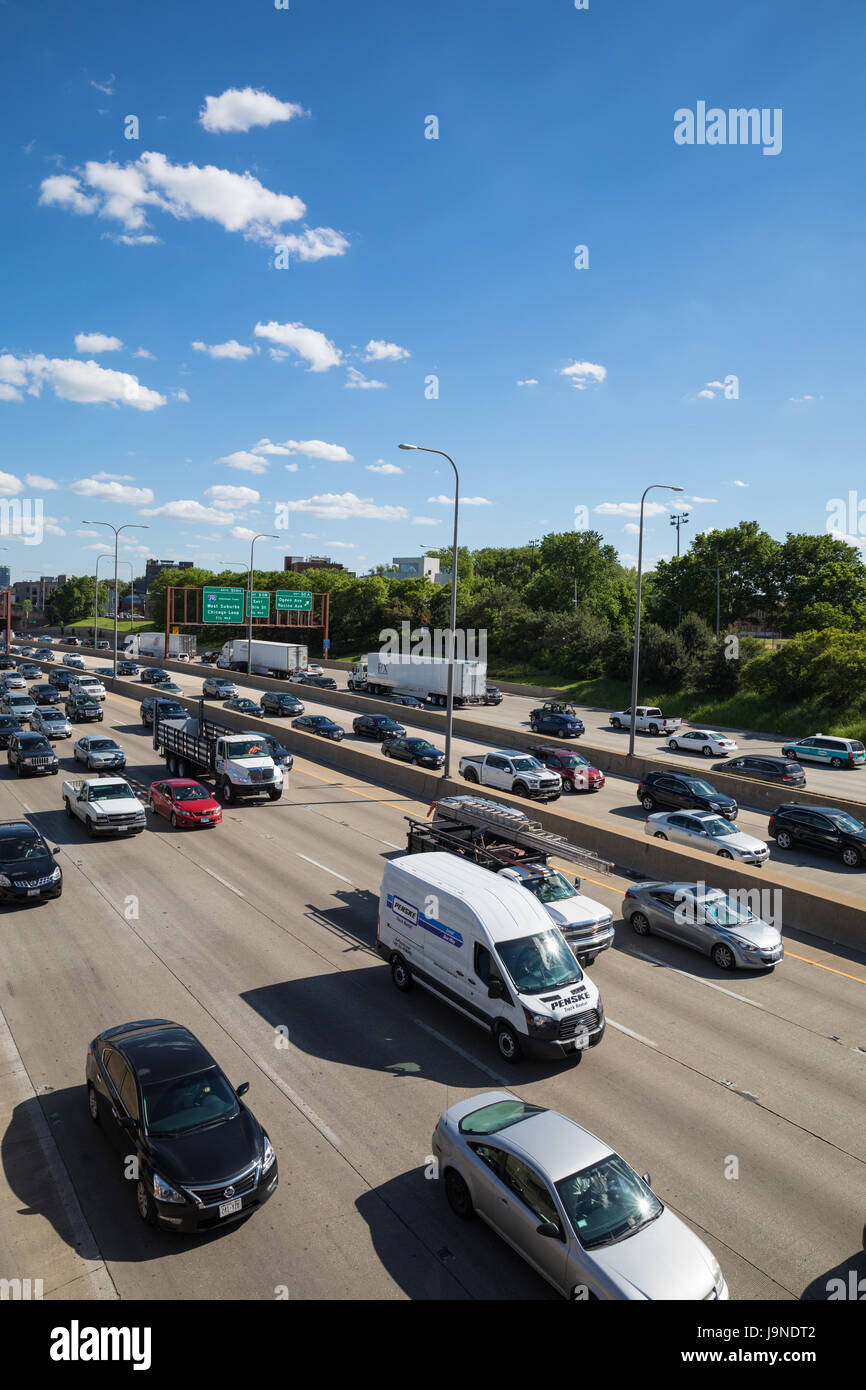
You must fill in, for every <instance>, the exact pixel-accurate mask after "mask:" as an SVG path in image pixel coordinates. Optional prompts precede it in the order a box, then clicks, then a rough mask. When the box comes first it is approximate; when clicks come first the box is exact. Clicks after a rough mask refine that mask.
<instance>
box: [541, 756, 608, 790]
mask: <svg viewBox="0 0 866 1390" xmlns="http://www.w3.org/2000/svg"><path fill="white" fill-rule="evenodd" d="M527 751H528V752H530V753H531V754H532V755H533V757H535V758H537V759H538V761H539V762H540V763H543V764H544V766H545V767H549V768H550V769H551V771H552V772H558V773H559V775H560V777H561V778H562V790H563V791H564V792H578V791H580V792H599V791H601V789H602V787H603V786H604V773H603V772H602V771H601V769H600V768H597V767H593V765H592V763H591V762H590V761H589V759H588V758H584V757H583V756H582V754H580V753H572V752H571V750H570V749H569V750H568V751H566V750H565V749H564V748H548V747H547V746H546V745H544V744H541V745H538V746H536V747H535V748H530V749H528V750H527Z"/></svg>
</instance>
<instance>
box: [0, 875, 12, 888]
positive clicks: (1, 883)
mask: <svg viewBox="0 0 866 1390" xmlns="http://www.w3.org/2000/svg"><path fill="white" fill-rule="evenodd" d="M11 887H12V880H11V878H7V876H6V874H0V888H11Z"/></svg>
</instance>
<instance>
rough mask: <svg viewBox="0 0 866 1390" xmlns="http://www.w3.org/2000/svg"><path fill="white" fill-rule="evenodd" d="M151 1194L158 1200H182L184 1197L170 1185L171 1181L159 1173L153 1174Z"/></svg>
mask: <svg viewBox="0 0 866 1390" xmlns="http://www.w3.org/2000/svg"><path fill="white" fill-rule="evenodd" d="M153 1195H154V1197H155V1198H156V1200H157V1201H158V1202H183V1201H184V1200H185V1199H184V1198H183V1197H182V1196H181V1194H180V1193H179V1192H178V1191H177V1190H176V1188H174V1187H172V1185H171V1183H168V1182H166V1180H165V1178H161V1177H160V1176H159V1173H154V1175H153Z"/></svg>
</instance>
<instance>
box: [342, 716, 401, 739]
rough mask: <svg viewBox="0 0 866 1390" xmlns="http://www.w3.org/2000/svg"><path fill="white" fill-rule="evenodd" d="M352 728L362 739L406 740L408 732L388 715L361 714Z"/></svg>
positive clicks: (354, 721) (353, 721)
mask: <svg viewBox="0 0 866 1390" xmlns="http://www.w3.org/2000/svg"><path fill="white" fill-rule="evenodd" d="M352 728H353V729H354V731H355V733H356V734H359V735H360V737H361V738H378V739H382V740H384V739H386V738H405V737H406V730H405V729H404V728H403V725H402V724H398V723H397V721H396V719H392V718H391V717H390V715H387V714H359V715H358V716H357V718H356V719H353V720H352Z"/></svg>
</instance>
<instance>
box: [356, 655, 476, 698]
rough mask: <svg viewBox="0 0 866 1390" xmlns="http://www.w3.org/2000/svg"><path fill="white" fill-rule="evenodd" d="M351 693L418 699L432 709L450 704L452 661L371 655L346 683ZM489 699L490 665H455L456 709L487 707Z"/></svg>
mask: <svg viewBox="0 0 866 1390" xmlns="http://www.w3.org/2000/svg"><path fill="white" fill-rule="evenodd" d="M346 684H347V685H348V688H349V689H350V690H354V691H356V692H357V693H359V694H365V693H366V694H370V695H414V696H415V698H416V699H418V700H424V701H425V703H427V704H431V705H441V706H443V707H444V705H445V704H446V703H447V691H448V661H447V660H446V659H445V658H444V657H438V656H396V655H395V656H391V655H387V656H383V655H382V653H381V652H368V653H367V655H366V656H365V657H364V658H363V659H362V660H361V661H358V662H356V663H355V665H354V666H353V667H352V674H351V675H350V676H349V679H348V681H347V682H346ZM486 697H487V662H486V661H474V660H473V661H455V662H454V703H455V705H483V704H485V703H486Z"/></svg>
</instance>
